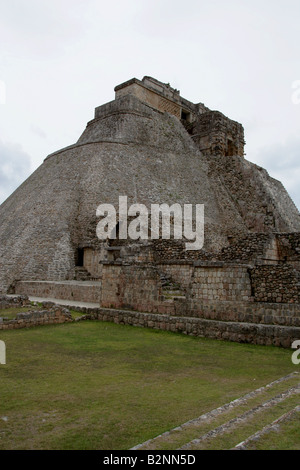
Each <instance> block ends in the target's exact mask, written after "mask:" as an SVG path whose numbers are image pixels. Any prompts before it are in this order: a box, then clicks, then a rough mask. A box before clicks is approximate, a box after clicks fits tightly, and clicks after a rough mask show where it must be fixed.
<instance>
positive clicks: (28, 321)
mask: <svg viewBox="0 0 300 470" xmlns="http://www.w3.org/2000/svg"><path fill="white" fill-rule="evenodd" d="M72 321H73V319H72V316H71V314H70V312H69V310H68V309H66V308H64V307H61V306H59V305H54V306H53V307H51V308H50V309H47V310H36V311H34V310H33V311H30V312H24V313H17V315H16V319H15V320H7V321H5V320H3V319H2V318H0V330H14V329H19V328H29V327H32V326H41V325H53V324H57V323H66V322H72Z"/></svg>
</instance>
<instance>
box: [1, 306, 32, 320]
mask: <svg viewBox="0 0 300 470" xmlns="http://www.w3.org/2000/svg"><path fill="white" fill-rule="evenodd" d="M39 309H40V307H33V306H30V307H9V308H3V309H1V310H0V317H5V318H7V319H8V320H15V318H16V315H17V313H25V312H28V311H29V310H39Z"/></svg>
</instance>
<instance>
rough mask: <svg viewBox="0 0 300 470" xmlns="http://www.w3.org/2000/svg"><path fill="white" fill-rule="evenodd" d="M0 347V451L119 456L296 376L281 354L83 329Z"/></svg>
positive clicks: (16, 336) (25, 336)
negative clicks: (3, 356) (1, 361)
mask: <svg viewBox="0 0 300 470" xmlns="http://www.w3.org/2000/svg"><path fill="white" fill-rule="evenodd" d="M0 339H1V340H3V341H5V343H6V351H7V364H6V365H5V366H4V365H1V366H0V395H1V404H0V418H1V417H6V418H7V421H3V420H2V419H0V449H127V448H130V447H132V446H134V445H136V444H138V443H140V442H143V441H145V440H147V439H150V438H152V437H154V436H156V435H158V434H160V433H162V432H164V431H166V430H169V429H171V428H173V427H175V426H177V425H179V424H181V423H183V422H185V421H187V420H189V419H192V418H195V417H197V416H199V415H200V414H202V413H204V412H206V411H210V410H211V409H213V408H216V407H217V406H220V405H222V404H224V403H227V402H229V401H231V400H233V399H235V398H238V397H240V396H241V395H244V394H245V393H247V392H249V391H251V390H254V389H256V388H258V387H260V386H263V385H266V384H267V383H269V382H271V381H273V380H275V379H277V378H279V377H281V376H283V375H286V374H288V373H291V372H293V371H294V370H297V366H294V365H293V364H292V362H291V351H290V350H284V349H280V348H275V347H266V346H254V345H245V344H237V343H230V342H223V341H215V340H209V339H204V338H201V339H200V338H194V337H189V336H185V335H180V334H174V333H170V332H164V331H157V330H151V329H143V328H133V327H130V326H122V325H115V324H112V323H102V322H93V321H86V322H76V323H71V324H69V323H66V324H63V325H52V326H42V327H36V328H30V329H20V330H9V331H1V332H0Z"/></svg>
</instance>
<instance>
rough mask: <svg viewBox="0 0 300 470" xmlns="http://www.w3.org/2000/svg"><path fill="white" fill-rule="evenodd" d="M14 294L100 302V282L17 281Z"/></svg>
mask: <svg viewBox="0 0 300 470" xmlns="http://www.w3.org/2000/svg"><path fill="white" fill-rule="evenodd" d="M15 293H16V294H27V295H29V296H32V297H44V298H54V299H64V300H78V301H80V302H93V303H99V302H100V295H101V282H95V281H91V282H90V281H58V282H55V281H17V282H16V286H15Z"/></svg>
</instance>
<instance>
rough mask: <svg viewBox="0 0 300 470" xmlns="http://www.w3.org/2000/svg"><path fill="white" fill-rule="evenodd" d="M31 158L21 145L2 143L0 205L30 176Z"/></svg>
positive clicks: (0, 153)
mask: <svg viewBox="0 0 300 470" xmlns="http://www.w3.org/2000/svg"><path fill="white" fill-rule="evenodd" d="M30 171H31V168H30V157H29V155H28V154H27V153H26V152H24V151H23V150H22V148H21V146H20V145H16V144H8V143H4V142H2V141H0V203H2V202H3V201H4V200H5V199H6V198H7V197H8V196H9V195H10V194H11V193H12V192H13V191H14V190H15V189H16V188H17V187H18V186H19V185H20V184H21V183H22V182H23V181H24V179H25V178H27V176H29V174H30Z"/></svg>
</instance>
